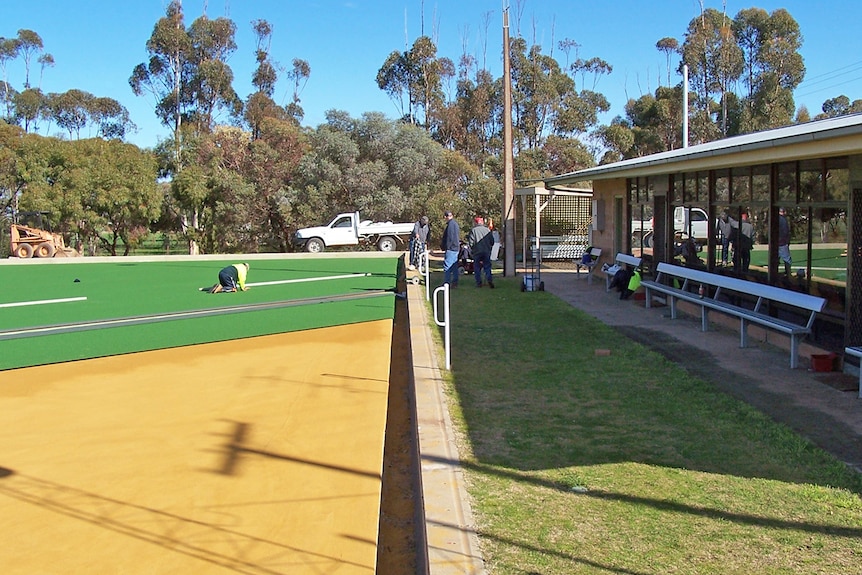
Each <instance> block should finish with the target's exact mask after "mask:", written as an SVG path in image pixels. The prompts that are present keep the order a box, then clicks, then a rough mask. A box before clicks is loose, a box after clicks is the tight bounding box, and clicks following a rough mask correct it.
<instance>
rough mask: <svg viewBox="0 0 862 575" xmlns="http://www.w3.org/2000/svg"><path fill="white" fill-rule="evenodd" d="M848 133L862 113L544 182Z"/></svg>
mask: <svg viewBox="0 0 862 575" xmlns="http://www.w3.org/2000/svg"><path fill="white" fill-rule="evenodd" d="M848 135H862V113H859V114H850V115H847V116H840V117H837V118H827V119H825V120H818V121H815V122H806V123H804V124H794V125H792V126H785V127H783V128H776V129H774V130H765V131H763V132H755V133H753V134H744V135H742V136H734V137H732V138H725V139H723V140H716V141H714V142H707V143H706V144H698V145H697V146H689V147H688V148H679V149H676V150H670V151H668V152H660V153H658V154H652V155H650V156H644V157H642V158H632V159H629V160H623V161H621V162H614V163H613V164H606V165H604V166H597V167H595V168H588V169H586V170H579V171H577V172H570V173H568V174H563V175H560V176H554V177H551V178H548V179H546V180H545V183H546V184H548V185H550V186H554V185H561V184H564V183H571V182H579V181H586V180H600V179H606V178H611V177H621V176H622V174H621V172H629V171H634V170H637V169H642V168H645V167H650V166H655V165H658V164H674V163H678V162H682V161H687V160H694V159H699V158H705V157H718V156H724V155H729V154H736V153H740V152H747V151H754V150H759V149H763V148H780V147H783V146H790V145H793V144H799V143H804V142H813V141H818V140H827V139H831V138H837V137H841V136H848ZM860 150H862V141H860Z"/></svg>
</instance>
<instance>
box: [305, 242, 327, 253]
mask: <svg viewBox="0 0 862 575" xmlns="http://www.w3.org/2000/svg"><path fill="white" fill-rule="evenodd" d="M324 247H325V246H324V244H323V240H322V239H320V238H311V239H310V240H308V241H307V242H305V251H307V252H308V253H310V254H319V253H320V252H322V251H323V249H324Z"/></svg>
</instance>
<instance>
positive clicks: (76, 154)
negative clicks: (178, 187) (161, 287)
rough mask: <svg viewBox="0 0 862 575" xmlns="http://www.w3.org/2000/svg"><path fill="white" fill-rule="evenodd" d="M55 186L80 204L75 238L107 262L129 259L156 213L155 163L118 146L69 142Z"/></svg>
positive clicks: (105, 142)
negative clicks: (111, 258) (80, 238)
mask: <svg viewBox="0 0 862 575" xmlns="http://www.w3.org/2000/svg"><path fill="white" fill-rule="evenodd" d="M66 148H67V153H68V164H67V170H65V172H64V174H63V177H62V178H61V180H60V182H59V185H63V186H68V187H69V188H70V191H72V193H74V194H75V195H76V196H78V197H80V198H81V201H82V207H83V212H84V215H83V218H82V219H81V220H80V230H79V231H80V232H81V234H82V235H84V236H85V237H86V238H88V239H89V240H90V241H91V242H94V243H97V244H98V245H99V246H100V247H102V248H103V249H105V250H107V251H108V253H110V254H111V255H112V256H116V255H118V248H119V247H120V246H122V250H123V251H122V254H123V255H129V252H130V250H131V249H132V248H133V247H134V246H135V245H136V244H137V243H139V242H140V241H141V240H142V239H143V238H144V237H146V235H147V234H148V233H149V225H150V223H151V222H153V221H155V220H156V219H157V218H158V216H159V213H160V204H161V193H160V191H159V188H158V186H157V184H156V160H155V157H154V156H153V155H152V154H151V153H149V152H146V151H142V150H141V149H139V148H138V147H137V146H134V145H132V144H127V143H123V142H120V141H118V140H104V139H101V138H91V139H87V140H78V141H75V142H69V143H68V144H67V145H66Z"/></svg>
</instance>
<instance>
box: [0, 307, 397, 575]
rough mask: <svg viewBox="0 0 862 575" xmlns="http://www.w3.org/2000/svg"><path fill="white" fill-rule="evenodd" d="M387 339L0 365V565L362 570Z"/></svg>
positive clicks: (331, 335) (366, 566)
mask: <svg viewBox="0 0 862 575" xmlns="http://www.w3.org/2000/svg"><path fill="white" fill-rule="evenodd" d="M391 335H392V322H391V320H386V321H377V322H369V323H363V324H356V325H346V326H340V327H333V328H327V329H319V330H310V331H302V332H295V333H287V334H281V335H273V336H266V337H258V338H250V339H244V340H237V341H232V342H222V343H213V344H207V345H197V346H189V347H183V348H175V349H169V350H163V351H154V352H146V353H137V354H130V355H125V356H116V357H109V358H103V359H94V360H87V361H80V362H74V363H66V364H58V365H49V366H41V367H33V368H26V369H18V370H11V371H5V372H0V414H2V422H3V425H2V426H0V541H2V544H0V572H2V573H3V574H4V575H10V574H19V573H20V574H27V575H36V574H42V573H58V574H63V575H75V574H88V575H90V574H101V573H111V574H118V573H124V574H138V573H148V574H149V573H153V574H166V573H178V574H180V573H182V574H188V575H191V574H195V575H197V574H209V573H252V574H257V573H266V574H271V573H290V574H302V573H315V574H319V573H339V574H341V573H363V574H372V573H374V569H375V560H376V552H377V551H376V543H377V529H378V521H379V508H380V485H381V477H380V474H381V469H382V460H383V444H384V432H385V424H386V406H387V393H388V387H389V362H390V357H389V356H390V341H391Z"/></svg>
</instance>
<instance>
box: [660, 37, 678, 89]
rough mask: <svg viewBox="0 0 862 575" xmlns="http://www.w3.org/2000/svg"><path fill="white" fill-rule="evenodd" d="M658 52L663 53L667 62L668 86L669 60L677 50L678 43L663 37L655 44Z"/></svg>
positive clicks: (668, 81)
mask: <svg viewBox="0 0 862 575" xmlns="http://www.w3.org/2000/svg"><path fill="white" fill-rule="evenodd" d="M655 47H656V49H657V50H658V51H659V52H663V53H664V56H665V59H666V62H667V85H668V86H670V58H671V55H673V54H676V53H677V51H678V50H679V41H678V40H677V39H676V38H671V37H669V36H668V37H665V38H662V39H661V40H659V41H658V42H656V43H655Z"/></svg>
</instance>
